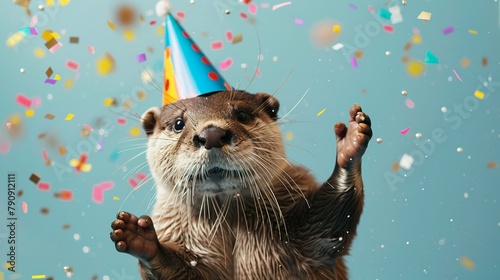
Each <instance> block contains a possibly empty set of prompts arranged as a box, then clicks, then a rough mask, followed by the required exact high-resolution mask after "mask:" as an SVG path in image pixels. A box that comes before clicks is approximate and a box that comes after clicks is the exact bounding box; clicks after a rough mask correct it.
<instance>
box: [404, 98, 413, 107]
mask: <svg viewBox="0 0 500 280" xmlns="http://www.w3.org/2000/svg"><path fill="white" fill-rule="evenodd" d="M405 104H406V106H407V107H408V108H410V109H413V108H414V107H415V103H413V101H412V100H411V99H409V98H408V99H406V100H405Z"/></svg>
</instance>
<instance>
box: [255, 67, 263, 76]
mask: <svg viewBox="0 0 500 280" xmlns="http://www.w3.org/2000/svg"><path fill="white" fill-rule="evenodd" d="M255 74H256V75H257V77H258V78H260V77H262V73H261V72H260V68H259V67H257V68H255Z"/></svg>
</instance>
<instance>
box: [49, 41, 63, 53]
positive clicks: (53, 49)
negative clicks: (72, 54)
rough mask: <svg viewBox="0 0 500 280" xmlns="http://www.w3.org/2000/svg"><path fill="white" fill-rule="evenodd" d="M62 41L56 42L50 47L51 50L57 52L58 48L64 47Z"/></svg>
mask: <svg viewBox="0 0 500 280" xmlns="http://www.w3.org/2000/svg"><path fill="white" fill-rule="evenodd" d="M62 45H63V44H62V43H61V42H56V44H55V45H53V46H52V47H50V48H49V52H51V53H55V52H56V51H57V50H58V49H60V48H61V47H62Z"/></svg>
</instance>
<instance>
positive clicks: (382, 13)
mask: <svg viewBox="0 0 500 280" xmlns="http://www.w3.org/2000/svg"><path fill="white" fill-rule="evenodd" d="M379 15H380V17H381V18H385V19H387V20H390V19H391V16H392V13H391V12H389V11H388V10H386V9H380V12H379Z"/></svg>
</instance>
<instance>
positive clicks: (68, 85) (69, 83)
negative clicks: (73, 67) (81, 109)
mask: <svg viewBox="0 0 500 280" xmlns="http://www.w3.org/2000/svg"><path fill="white" fill-rule="evenodd" d="M74 85H75V81H74V80H73V79H71V78H70V79H67V80H66V81H64V88H65V89H72V88H73V86H74Z"/></svg>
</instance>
